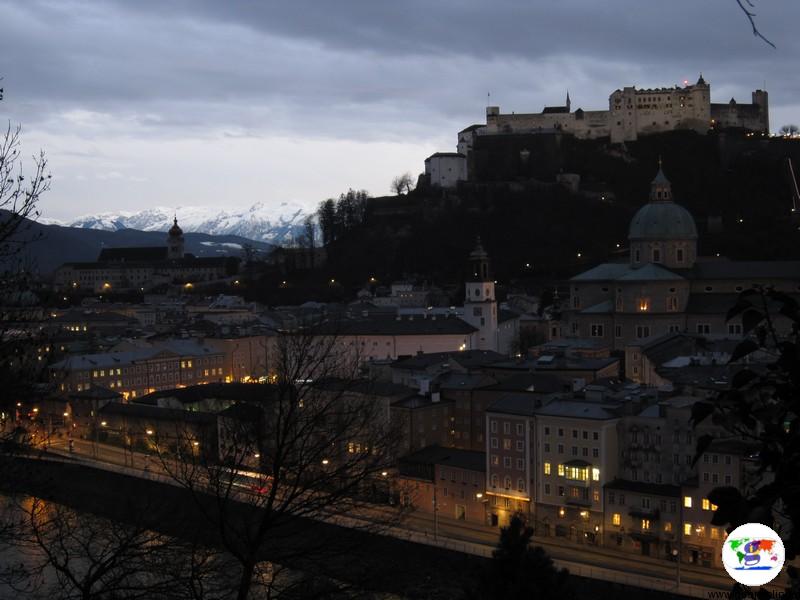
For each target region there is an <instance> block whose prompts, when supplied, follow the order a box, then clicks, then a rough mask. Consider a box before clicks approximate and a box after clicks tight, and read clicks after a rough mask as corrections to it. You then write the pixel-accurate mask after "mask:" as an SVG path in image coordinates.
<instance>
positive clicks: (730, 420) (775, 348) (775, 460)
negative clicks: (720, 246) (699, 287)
mask: <svg viewBox="0 0 800 600" xmlns="http://www.w3.org/2000/svg"><path fill="white" fill-rule="evenodd" d="M739 315H743V328H744V330H745V333H747V334H749V337H748V338H747V339H745V340H744V341H742V342H741V343H740V344H739V346H738V347H737V348H736V350H735V351H734V353H733V355H732V358H731V361H732V362H736V361H742V360H743V359H745V358H746V357H748V356H750V355H751V354H753V353H754V352H764V353H767V355H768V356H769V357H770V362H769V363H768V365H767V368H766V369H765V370H751V369H748V368H745V369H743V370H741V371H739V372H738V373H737V374H736V376H735V377H734V378H733V380H732V385H731V388H730V389H729V390H726V391H724V392H721V393H720V394H719V395H718V396H717V397H716V398H715V399H714V404H713V405H708V404H701V408H697V409H696V410H695V411H693V414H692V419H693V421H694V422H695V423H700V422H702V421H703V420H705V419H706V418H708V417H711V418H712V419H713V421H714V423H715V424H717V425H720V426H722V427H723V428H724V429H725V430H726V431H728V432H730V434H732V436H733V437H735V438H738V439H741V440H744V441H745V442H750V443H751V444H752V445H753V451H752V452H751V453H750V456H748V457H746V458H747V459H748V460H750V461H752V462H753V463H754V465H755V466H756V467H757V472H758V479H757V480H756V481H755V482H752V484H751V485H750V486H749V487H748V489H747V490H741V489H736V488H733V487H722V488H716V489H714V490H713V491H712V492H711V494H710V495H709V500H710V501H711V502H712V503H714V504H716V505H717V506H718V509H717V510H716V512H715V513H714V517H713V519H712V521H711V522H712V524H714V525H728V531H732V530H733V529H734V528H735V527H737V526H739V525H741V524H743V523H749V522H756V523H763V524H764V525H768V526H770V527H773V528H774V529H776V530H777V531H778V532H779V533H780V535H781V538H782V539H783V542H784V546H785V548H786V558H787V560H793V559H795V558H796V557H797V555H798V553H800V527H798V524H800V469H798V468H797V465H798V463H800V346H798V334H799V333H800V310H798V304H797V302H796V301H795V300H794V299H793V298H792V297H790V296H788V295H786V294H784V293H782V292H778V291H775V290H774V289H771V288H754V289H750V290H746V291H744V292H742V293H741V295H740V296H739V300H738V302H737V303H736V305H735V306H734V307H732V308H731V310H730V311H729V312H728V319H732V318H734V317H736V316H739ZM777 315H780V316H781V317H782V318H783V319H784V322H788V323H790V325H791V330H790V331H788V332H783V334H781V333H782V332H780V330H779V328H778V327H777V326H776V320H777V318H778V317H777ZM709 442H710V440H709V439H707V436H702V437H701V438H700V439H699V440H698V446H697V456H698V457H699V456H700V455H701V454H702V453H703V452H704V451H705V450H706V448H707V447H708V444H709ZM788 572H789V575H790V577H791V580H792V585H793V588H794V590H795V593H796V592H797V589H798V584H799V583H800V581H799V580H798V572H797V570H796V569H795V568H793V567H789V569H788ZM787 597H788V596H787Z"/></svg>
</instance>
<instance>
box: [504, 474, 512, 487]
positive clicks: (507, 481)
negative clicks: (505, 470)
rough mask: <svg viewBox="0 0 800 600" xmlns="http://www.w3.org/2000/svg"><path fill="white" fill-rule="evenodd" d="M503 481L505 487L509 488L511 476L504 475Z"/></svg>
mask: <svg viewBox="0 0 800 600" xmlns="http://www.w3.org/2000/svg"><path fill="white" fill-rule="evenodd" d="M504 483H505V488H506V489H507V490H510V489H511V477H506V480H505V481H504Z"/></svg>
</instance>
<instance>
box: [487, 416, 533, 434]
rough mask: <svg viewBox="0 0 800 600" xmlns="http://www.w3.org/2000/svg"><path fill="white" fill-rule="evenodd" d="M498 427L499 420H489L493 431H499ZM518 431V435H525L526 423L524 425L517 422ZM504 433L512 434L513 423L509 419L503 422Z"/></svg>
mask: <svg viewBox="0 0 800 600" xmlns="http://www.w3.org/2000/svg"><path fill="white" fill-rule="evenodd" d="M497 427H498V425H497V421H496V420H494V419H492V420H491V421H490V422H489V428H490V429H491V432H492V433H497ZM516 432H517V435H525V425H524V423H516ZM503 433H504V434H505V435H511V423H509V422H508V421H505V422H504V423H503Z"/></svg>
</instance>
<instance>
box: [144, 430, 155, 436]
mask: <svg viewBox="0 0 800 600" xmlns="http://www.w3.org/2000/svg"><path fill="white" fill-rule="evenodd" d="M145 433H146V434H147V435H153V430H152V429H148V430H147V431H145Z"/></svg>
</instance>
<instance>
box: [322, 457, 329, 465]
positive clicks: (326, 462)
mask: <svg viewBox="0 0 800 600" xmlns="http://www.w3.org/2000/svg"><path fill="white" fill-rule="evenodd" d="M329 462H330V461H329V460H328V459H327V458H323V459H322V464H323V465H327V464H328V463H329Z"/></svg>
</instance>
